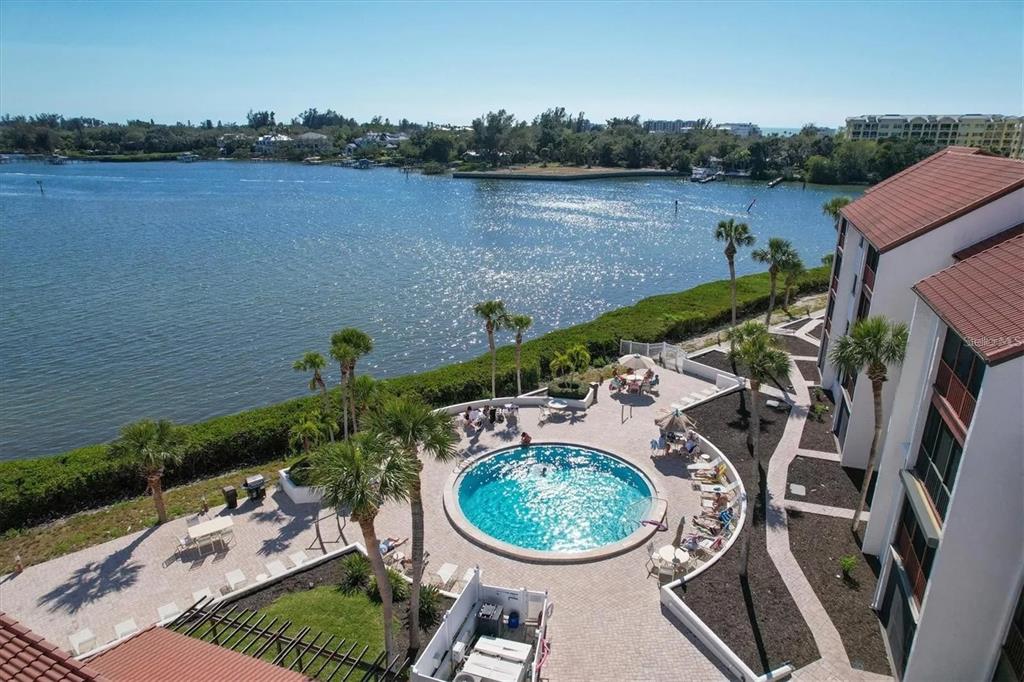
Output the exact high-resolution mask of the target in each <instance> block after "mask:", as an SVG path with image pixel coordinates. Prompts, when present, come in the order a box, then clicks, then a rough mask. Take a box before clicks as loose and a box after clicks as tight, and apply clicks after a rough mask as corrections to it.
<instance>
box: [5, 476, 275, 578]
mask: <svg viewBox="0 0 1024 682" xmlns="http://www.w3.org/2000/svg"><path fill="white" fill-rule="evenodd" d="M287 464H288V460H284V459H279V460H274V461H272V462H266V463H264V464H260V465H258V466H252V467H249V468H247V469H239V470H238V471H234V472H231V473H229V474H224V475H223V476H218V477H216V478H207V479H203V480H201V481H196V482H194V483H191V484H189V485H183V486H179V487H177V488H171V489H170V490H165V491H164V502H165V504H166V505H167V515H168V517H169V518H177V517H179V516H184V515H186V514H191V513H193V512H196V511H198V510H199V501H200V498H202V497H206V501H207V502H208V503H209V504H210V506H211V507H216V506H218V505H221V504H223V503H224V498H223V496H222V495H221V492H220V489H221V488H222V487H223V486H225V485H228V484H232V485H235V486H237V485H238V484H239V482H241V480H242V479H243V478H244V477H245V476H249V475H252V474H255V473H262V474H263V475H264V476H265V477H266V478H267V480H268V482H273V481H276V480H277V470H278V469H283V468H284V467H286V466H287ZM155 523H156V508H155V507H154V506H153V500H152V499H151V498H150V497H149V496H148V495H146V496H143V497H136V498H134V499H131V500H126V501H124V502H118V503H117V504H113V505H110V506H109V507H104V508H103V509H98V510H96V511H89V512H82V513H81V514H75V515H74V516H69V517H67V518H64V519H60V520H59V521H54V522H53V523H48V524H44V525H41V526H33V527H31V528H27V529H23V530H9V531H7V532H5V533H3V534H2V535H0V573H8V572H10V571H12V570H14V557H15V555H21V560H22V562H23V563H24V564H25V565H26V566H30V565H32V564H38V563H41V562H43V561H47V560H49V559H53V558H55V557H59V556H62V555H64V554H70V553H71V552H76V551H78V550H80V549H84V548H86V547H91V546H92V545H96V544H99V543H101V542H106V541H107V540H113V539H115V538H119V537H121V536H123V535H128V534H129V533H134V532H136V531H139V530H142V529H143V528H148V527H150V526H152V525H154V524H155Z"/></svg>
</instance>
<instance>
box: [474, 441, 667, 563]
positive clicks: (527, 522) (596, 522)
mask: <svg viewBox="0 0 1024 682" xmlns="http://www.w3.org/2000/svg"><path fill="white" fill-rule="evenodd" d="M454 492H455V493H456V497H457V500H458V506H459V510H460V511H461V515H462V516H463V517H464V518H465V520H466V521H468V522H469V523H470V524H472V525H473V526H474V527H475V528H476V529H478V530H479V531H481V532H482V533H485V534H486V535H488V536H490V537H492V538H494V539H496V540H499V541H500V542H501V543H506V544H507V545H512V546H514V547H519V548H524V549H526V550H533V551H535V552H550V553H579V552H588V551H590V550H595V549H597V548H600V547H604V546H606V545H610V544H613V543H617V542H620V541H622V540H624V539H625V538H627V537H628V536H630V535H632V534H633V533H634V532H636V531H637V530H638V529H639V528H641V522H642V521H643V520H645V519H647V518H649V517H650V515H651V510H652V504H653V502H654V497H655V495H654V492H653V487H652V485H651V484H650V482H649V481H648V480H647V478H646V477H645V476H644V475H643V474H642V473H640V471H639V470H638V469H637V468H636V467H634V466H632V465H630V464H628V463H626V462H625V461H624V460H622V459H620V458H618V457H615V456H613V455H609V454H606V453H603V452H600V451H597V450H592V449H589V448H584V447H578V446H575V445H563V444H535V445H531V446H529V447H516V448H509V449H506V450H499V451H497V452H495V453H493V454H491V455H488V456H486V457H484V458H482V459H481V460H479V461H477V462H475V463H473V464H472V465H470V467H469V468H468V469H466V470H465V471H464V472H463V473H462V474H461V475H460V476H459V477H458V479H457V480H456V482H455V486H454Z"/></svg>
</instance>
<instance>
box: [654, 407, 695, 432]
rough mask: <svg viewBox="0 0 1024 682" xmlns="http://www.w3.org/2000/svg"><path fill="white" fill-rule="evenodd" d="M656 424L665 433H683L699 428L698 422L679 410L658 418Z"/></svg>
mask: <svg viewBox="0 0 1024 682" xmlns="http://www.w3.org/2000/svg"><path fill="white" fill-rule="evenodd" d="M654 423H655V424H657V425H658V427H659V428H660V429H661V430H662V431H663V432H665V433H682V432H684V431H688V430H689V429H692V428H694V427H696V426H697V424H696V422H694V421H693V420H692V419H690V418H689V417H687V416H686V415H685V414H683V413H682V412H681V411H679V410H672V411H671V412H670V413H668V414H666V415H665V416H664V417H658V418H657V419H655V420H654Z"/></svg>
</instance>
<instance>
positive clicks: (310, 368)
mask: <svg viewBox="0 0 1024 682" xmlns="http://www.w3.org/2000/svg"><path fill="white" fill-rule="evenodd" d="M326 366H327V360H326V359H325V358H324V356H323V355H321V354H320V353H317V352H315V351H308V352H306V353H303V355H302V357H301V358H299V359H298V360H296V361H295V362H294V363H292V369H294V370H295V371H297V372H312V373H313V376H312V378H310V380H309V390H310V392H316V391H317V390H319V391H320V396H321V398H322V399H323V403H324V415H325V416H326V415H330V414H331V399H330V397H329V396H328V395H327V384H326V383H324V377H323V374H321V370H322V369H323V368H324V367H326ZM331 440H332V441H333V440H334V432H333V431H331Z"/></svg>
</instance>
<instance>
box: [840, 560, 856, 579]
mask: <svg viewBox="0 0 1024 682" xmlns="http://www.w3.org/2000/svg"><path fill="white" fill-rule="evenodd" d="M855 568H857V555H856V554H847V555H846V556H841V557H839V570H841V571H842V572H843V576H844V577H846V578H849V577H850V572H851V571H852V570H853V569H855Z"/></svg>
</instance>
